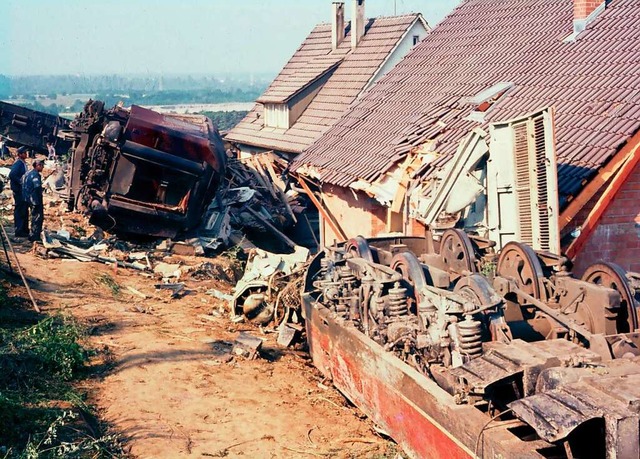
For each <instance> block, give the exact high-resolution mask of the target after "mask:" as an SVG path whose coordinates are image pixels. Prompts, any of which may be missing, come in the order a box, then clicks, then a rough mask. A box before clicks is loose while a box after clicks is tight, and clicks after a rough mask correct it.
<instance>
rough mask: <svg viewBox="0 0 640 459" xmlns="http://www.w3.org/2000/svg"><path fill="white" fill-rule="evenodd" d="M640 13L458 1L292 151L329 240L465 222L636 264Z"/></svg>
mask: <svg viewBox="0 0 640 459" xmlns="http://www.w3.org/2000/svg"><path fill="white" fill-rule="evenodd" d="M638 17H640V2H638V1H637V0H608V1H605V0H597V1H594V0H495V1H491V2H487V1H485V0H466V1H465V2H463V3H461V4H460V5H459V6H458V7H457V8H456V9H455V10H454V11H453V12H452V13H450V14H449V15H448V16H447V17H446V18H445V19H444V20H443V21H442V22H441V23H440V24H438V25H437V26H436V27H434V29H433V30H432V31H431V32H430V33H429V35H428V36H427V37H426V38H425V40H423V41H422V42H421V43H420V44H418V45H417V46H416V47H415V48H414V49H413V50H412V51H411V52H410V53H409V54H408V55H407V56H406V57H405V58H404V59H403V60H402V61H401V62H400V63H399V64H398V65H397V66H396V67H395V68H394V69H393V70H391V71H390V72H389V73H388V74H387V75H386V76H385V77H384V78H382V79H380V80H379V81H378V82H377V83H376V84H375V85H374V86H373V87H372V88H371V89H370V90H369V91H368V92H367V93H366V94H364V95H363V96H362V97H361V98H359V99H358V101H357V102H356V103H355V104H353V105H352V106H351V107H350V109H349V110H348V111H347V112H346V113H345V114H344V116H342V117H341V118H340V119H339V120H338V121H337V122H335V123H334V124H333V126H332V127H331V128H330V129H328V130H327V131H326V132H325V133H324V134H323V135H322V137H320V138H319V139H318V140H317V141H316V142H315V143H314V144H313V145H312V146H311V147H309V148H308V149H307V150H306V151H305V152H304V153H303V154H302V155H300V156H298V157H297V158H296V159H295V161H294V163H293V164H292V166H291V171H292V172H293V173H294V174H298V175H300V176H303V177H306V178H307V179H312V180H313V181H314V182H315V183H316V184H317V186H318V189H319V190H320V192H321V196H322V200H323V202H322V205H323V206H324V207H325V212H324V216H325V218H323V222H322V225H321V230H322V235H323V239H324V241H327V242H329V241H331V240H333V239H334V238H338V239H339V238H340V236H339V235H337V234H336V231H335V226H336V224H337V225H339V226H340V227H341V228H340V229H341V232H343V233H344V234H346V235H347V236H348V237H353V236H355V235H357V234H362V235H364V236H375V235H379V234H381V233H384V232H394V231H401V232H404V233H407V234H422V233H423V232H424V228H425V225H428V226H429V227H431V228H436V229H437V228H442V229H443V228H447V227H453V226H456V227H463V228H465V229H467V230H473V231H476V232H477V233H478V234H480V235H483V236H486V237H490V238H491V239H493V240H496V241H497V242H498V248H499V247H500V246H501V245H503V244H504V243H506V242H507V241H509V240H511V239H516V240H520V241H524V242H527V243H529V244H531V245H532V246H533V247H534V248H537V249H542V250H551V251H555V252H560V251H561V250H562V251H563V252H565V253H567V255H569V256H570V257H571V258H573V259H574V261H575V268H574V270H575V271H576V272H578V273H580V272H581V270H584V269H585V267H586V266H587V265H589V264H591V263H592V262H594V261H596V260H599V259H608V260H614V261H616V262H617V263H618V264H620V265H621V266H623V267H624V268H625V269H630V270H634V271H640V205H639V204H638V203H639V202H640V166H638V160H639V159H640V152H639V151H638V149H639V148H640V133H639V132H638V130H639V128H640V52H639V50H640V28H638V27H637V26H636V25H637V24H636V23H637V18H638ZM556 161H557V166H556ZM556 170H557V176H556ZM326 215H328V216H329V217H330V218H329V219H330V220H332V221H327V220H328V219H327V218H326Z"/></svg>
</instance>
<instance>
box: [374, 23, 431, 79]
mask: <svg viewBox="0 0 640 459" xmlns="http://www.w3.org/2000/svg"><path fill="white" fill-rule="evenodd" d="M427 33H428V31H427V29H426V28H425V27H424V25H423V24H422V22H420V21H416V23H415V24H413V27H411V29H409V32H408V33H407V34H406V35H405V37H404V38H403V39H402V41H401V42H400V44H399V45H398V47H397V48H396V49H395V50H393V53H391V56H389V59H387V61H386V62H385V63H384V64H383V65H382V67H381V68H380V70H379V71H378V73H377V74H376V75H375V77H374V79H373V81H371V82H369V85H367V88H366V89H368V88H369V86H370V85H371V84H373V83H375V82H376V81H378V80H379V79H380V78H382V77H383V76H384V75H385V74H386V73H387V72H388V71H389V70H391V69H392V68H394V67H395V66H396V64H397V63H398V62H400V61H401V60H402V58H403V57H404V56H406V55H407V53H408V52H409V51H411V48H413V46H414V44H413V36H414V35H418V36H419V37H420V39H419V41H422V40H423V39H424V37H426V36H427Z"/></svg>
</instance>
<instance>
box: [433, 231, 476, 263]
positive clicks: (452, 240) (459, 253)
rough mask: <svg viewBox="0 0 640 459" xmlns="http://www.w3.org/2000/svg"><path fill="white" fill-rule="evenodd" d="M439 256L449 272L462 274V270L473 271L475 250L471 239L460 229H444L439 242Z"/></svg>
mask: <svg viewBox="0 0 640 459" xmlns="http://www.w3.org/2000/svg"><path fill="white" fill-rule="evenodd" d="M440 257H441V258H442V261H443V262H444V264H445V266H446V267H447V270H448V271H449V272H450V273H455V274H462V273H463V272H464V271H468V272H472V273H475V272H477V271H478V269H477V267H476V256H475V250H474V249H473V244H472V243H471V239H469V236H467V233H465V232H464V231H462V230H459V229H448V230H446V231H445V232H444V233H443V235H442V239H441V242H440Z"/></svg>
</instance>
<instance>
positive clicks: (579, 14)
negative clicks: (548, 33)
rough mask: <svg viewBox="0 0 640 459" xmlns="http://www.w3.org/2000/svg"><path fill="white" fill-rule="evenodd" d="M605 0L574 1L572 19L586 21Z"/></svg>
mask: <svg viewBox="0 0 640 459" xmlns="http://www.w3.org/2000/svg"><path fill="white" fill-rule="evenodd" d="M604 2H605V0H574V1H573V19H586V18H587V16H589V15H590V14H591V13H593V11H594V10H595V9H596V8H597V7H599V6H600V5H602V4H603V3H604Z"/></svg>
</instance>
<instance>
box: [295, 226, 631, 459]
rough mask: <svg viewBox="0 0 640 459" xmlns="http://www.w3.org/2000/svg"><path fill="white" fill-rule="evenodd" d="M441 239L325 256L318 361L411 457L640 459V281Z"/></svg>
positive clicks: (346, 248) (318, 266)
mask: <svg viewBox="0 0 640 459" xmlns="http://www.w3.org/2000/svg"><path fill="white" fill-rule="evenodd" d="M570 268H571V266H570V263H569V262H568V261H567V259H566V258H563V257H559V256H556V255H554V254H551V253H549V252H541V251H534V250H533V249H531V248H530V247H528V246H527V245H524V244H520V243H516V242H510V243H508V244H507V245H506V246H505V247H504V248H503V249H502V250H501V251H500V253H499V254H495V253H493V244H492V243H491V242H490V241H488V240H486V239H480V238H476V237H469V236H468V235H467V234H465V233H464V232H462V231H459V230H447V231H446V232H445V233H444V234H443V235H442V237H441V238H438V239H437V240H434V239H433V238H430V237H428V238H387V239H375V240H365V239H363V238H355V239H353V240H350V241H348V242H345V243H344V244H339V245H336V246H333V247H329V248H327V249H325V250H324V251H323V252H320V253H319V254H318V255H317V256H316V257H315V258H314V259H313V260H312V262H311V265H310V267H309V269H308V272H307V277H306V279H305V288H304V293H303V304H304V315H305V319H306V327H307V335H308V336H307V339H308V342H309V346H310V352H311V355H312V358H313V361H314V364H315V365H316V366H317V367H318V368H319V369H320V370H321V371H322V372H323V373H324V374H325V376H327V377H329V378H331V379H332V380H333V383H334V385H335V386H336V387H337V388H338V389H339V390H340V391H342V392H343V393H344V394H345V395H346V396H347V397H348V398H349V399H350V400H351V401H352V402H354V404H355V405H357V406H358V407H359V408H360V409H361V410H362V411H364V412H365V413H366V414H367V415H368V416H369V417H370V418H372V419H373V420H374V421H375V422H376V423H377V424H378V425H379V426H380V427H381V428H382V429H384V430H386V431H387V432H388V433H389V435H391V436H392V437H393V438H394V439H395V440H396V441H397V442H398V443H399V444H400V445H401V446H402V447H403V448H404V449H405V451H406V452H407V453H408V454H409V455H410V456H411V457H415V458H463V457H465V458H466V457H492V458H493V457H503V458H506V457H514V458H515V457H517V458H523V457H528V458H550V457H554V458H565V457H566V458H573V457H602V458H605V457H606V458H637V457H639V456H640V441H639V440H640V434H639V431H640V357H639V355H640V350H639V344H640V333H639V332H640V330H639V329H638V315H639V309H638V302H637V301H636V296H637V292H638V288H639V283H638V275H637V274H634V273H627V272H625V271H624V270H622V269H621V268H620V267H618V266H617V265H615V264H612V263H606V262H601V263H597V264H594V265H593V266H591V267H590V268H589V269H588V270H587V271H586V272H585V274H584V275H583V276H582V278H577V277H576V276H574V275H573V274H572V272H571V269H570Z"/></svg>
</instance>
